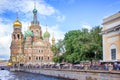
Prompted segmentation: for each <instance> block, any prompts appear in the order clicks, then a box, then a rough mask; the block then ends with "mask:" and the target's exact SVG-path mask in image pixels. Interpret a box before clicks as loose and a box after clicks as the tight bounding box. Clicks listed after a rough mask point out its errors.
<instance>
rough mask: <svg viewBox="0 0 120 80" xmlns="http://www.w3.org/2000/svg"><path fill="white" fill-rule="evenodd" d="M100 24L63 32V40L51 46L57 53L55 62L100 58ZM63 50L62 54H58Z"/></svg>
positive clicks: (74, 61) (77, 61) (75, 61)
mask: <svg viewBox="0 0 120 80" xmlns="http://www.w3.org/2000/svg"><path fill="white" fill-rule="evenodd" d="M100 32H101V27H100V26H95V27H94V28H93V29H91V30H88V29H85V28H84V29H82V30H71V31H69V32H67V33H66V34H65V38H64V40H59V41H58V43H57V44H56V45H54V46H52V48H51V49H52V51H53V52H54V53H55V54H56V55H57V56H55V57H54V60H53V61H55V62H62V61H65V62H69V63H79V62H80V61H86V60H89V61H91V60H95V59H96V60H100V59H102V35H99V33H100ZM61 49H63V50H64V52H65V53H64V54H63V55H62V56H60V55H59V53H60V52H61Z"/></svg>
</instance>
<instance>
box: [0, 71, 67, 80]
mask: <svg viewBox="0 0 120 80" xmlns="http://www.w3.org/2000/svg"><path fill="white" fill-rule="evenodd" d="M0 80H65V79H58V78H54V77H48V76H44V75H40V74H32V73H25V72H10V71H7V70H0Z"/></svg>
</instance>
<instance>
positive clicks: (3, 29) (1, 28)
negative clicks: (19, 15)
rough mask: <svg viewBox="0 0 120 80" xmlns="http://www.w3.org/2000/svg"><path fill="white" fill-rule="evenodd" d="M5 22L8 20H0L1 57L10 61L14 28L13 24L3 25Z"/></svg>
mask: <svg viewBox="0 0 120 80" xmlns="http://www.w3.org/2000/svg"><path fill="white" fill-rule="evenodd" d="M3 20H6V19H1V18H0V57H1V56H2V57H1V58H3V59H9V56H10V43H11V32H12V27H11V23H10V24H4V23H2V22H3ZM8 21H9V20H8Z"/></svg>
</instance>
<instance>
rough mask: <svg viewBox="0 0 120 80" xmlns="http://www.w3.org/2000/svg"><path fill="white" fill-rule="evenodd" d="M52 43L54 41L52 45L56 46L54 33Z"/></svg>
mask: <svg viewBox="0 0 120 80" xmlns="http://www.w3.org/2000/svg"><path fill="white" fill-rule="evenodd" d="M51 41H52V45H54V44H55V38H54V33H53V37H52V39H51Z"/></svg>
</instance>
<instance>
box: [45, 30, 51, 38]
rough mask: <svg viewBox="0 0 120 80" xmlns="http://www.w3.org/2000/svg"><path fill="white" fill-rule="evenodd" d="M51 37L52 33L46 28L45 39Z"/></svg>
mask: <svg viewBox="0 0 120 80" xmlns="http://www.w3.org/2000/svg"><path fill="white" fill-rule="evenodd" d="M49 37H50V33H49V32H48V31H47V28H46V32H45V33H44V38H49Z"/></svg>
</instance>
